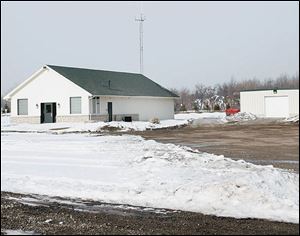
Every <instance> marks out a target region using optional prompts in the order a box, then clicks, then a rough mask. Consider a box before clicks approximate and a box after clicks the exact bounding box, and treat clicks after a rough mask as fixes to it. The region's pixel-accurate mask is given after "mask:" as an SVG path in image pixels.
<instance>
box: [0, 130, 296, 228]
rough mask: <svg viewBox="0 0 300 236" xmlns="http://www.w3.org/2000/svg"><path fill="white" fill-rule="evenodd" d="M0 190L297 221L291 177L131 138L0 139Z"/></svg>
mask: <svg viewBox="0 0 300 236" xmlns="http://www.w3.org/2000/svg"><path fill="white" fill-rule="evenodd" d="M1 191H10V192H19V193H36V194H44V195H50V196H62V197H79V198H83V199H93V200H102V201H105V202H108V203H120V204H131V205H136V206H146V207H155V208H170V209H179V210H186V211H194V212H201V213H204V214H213V215H217V216H231V217H237V218H245V217H251V218H264V219H270V220H277V221H286V222H294V223H298V222H299V175H298V174H296V173H292V172H288V171H284V170H281V169H276V168H273V167H272V166H259V165H254V164H250V163H247V162H244V161H234V160H231V159H228V158H224V157H223V156H216V155H213V154H207V153H200V152H197V151H193V150H191V149H190V148H187V147H181V146H177V145H173V144H162V143H158V142H155V141H152V140H149V141H146V140H144V139H143V138H141V137H139V136H130V135H123V136H108V135H105V136H91V135H83V134H65V135H51V134H45V133H43V134H37V133H29V134H28V133H27V134H22V133H2V134H1Z"/></svg>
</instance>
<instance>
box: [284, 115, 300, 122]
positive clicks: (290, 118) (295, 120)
mask: <svg viewBox="0 0 300 236" xmlns="http://www.w3.org/2000/svg"><path fill="white" fill-rule="evenodd" d="M283 122H293V123H299V115H295V116H291V117H288V118H286V119H284V120H283Z"/></svg>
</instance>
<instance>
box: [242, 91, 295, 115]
mask: <svg viewBox="0 0 300 236" xmlns="http://www.w3.org/2000/svg"><path fill="white" fill-rule="evenodd" d="M240 106H241V112H251V113H253V114H254V115H256V116H258V117H266V118H284V117H290V116H294V115H299V89H269V90H265V89H258V90H247V91H241V93H240Z"/></svg>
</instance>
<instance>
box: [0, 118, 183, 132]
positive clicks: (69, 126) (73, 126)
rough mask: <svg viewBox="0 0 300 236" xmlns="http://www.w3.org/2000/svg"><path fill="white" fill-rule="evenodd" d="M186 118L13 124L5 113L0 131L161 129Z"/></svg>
mask: <svg viewBox="0 0 300 236" xmlns="http://www.w3.org/2000/svg"><path fill="white" fill-rule="evenodd" d="M187 124H188V121H187V120H175V119H173V120H161V121H160V124H153V123H151V122H145V121H133V122H123V121H112V122H81V123H80V122H78V123H67V122H63V123H47V124H25V123H24V124H13V123H11V122H10V117H9V116H7V115H5V116H4V115H2V116H1V131H20V132H49V133H72V132H96V131H99V132H101V131H103V130H105V129H106V128H117V129H119V131H131V130H134V131H144V130H149V129H162V128H170V127H177V126H183V125H187Z"/></svg>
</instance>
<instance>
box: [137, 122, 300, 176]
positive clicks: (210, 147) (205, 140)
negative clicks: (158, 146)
mask: <svg viewBox="0 0 300 236" xmlns="http://www.w3.org/2000/svg"><path fill="white" fill-rule="evenodd" d="M135 134H138V135H141V136H143V137H144V138H146V139H154V140H156V141H159V142H163V143H174V144H179V145H185V146H189V147H191V148H195V149H198V150H199V151H203V152H208V153H213V154H217V155H224V156H226V157H229V158H232V159H243V160H246V161H249V162H252V163H254V164H261V165H273V166H275V167H279V168H285V169H292V170H295V171H296V172H299V124H290V123H288V124H285V123H278V122H252V123H251V122H247V123H239V124H219V125H218V124H212V125H209V124H205V125H203V124H199V125H197V124H194V125H191V126H187V127H184V128H181V129H165V130H153V131H145V132H136V133H135Z"/></svg>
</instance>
